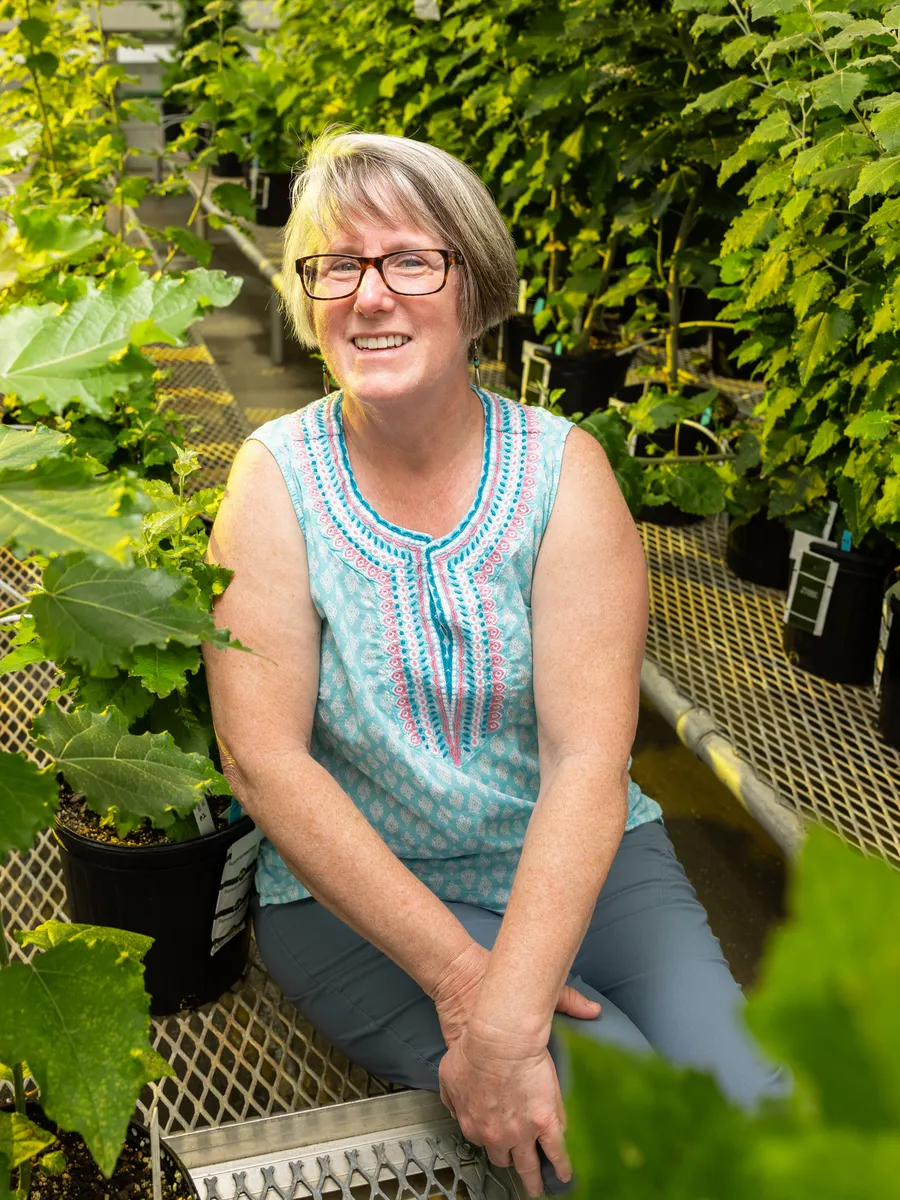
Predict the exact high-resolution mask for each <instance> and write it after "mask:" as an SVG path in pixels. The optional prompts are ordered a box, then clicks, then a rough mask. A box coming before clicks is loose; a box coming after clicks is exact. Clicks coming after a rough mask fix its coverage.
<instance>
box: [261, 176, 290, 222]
mask: <svg viewBox="0 0 900 1200" xmlns="http://www.w3.org/2000/svg"><path fill="white" fill-rule="evenodd" d="M293 178H294V177H293V175H292V174H291V172H290V171H259V172H257V176H256V223H257V225H286V224H287V220H288V217H289V216H290V215H291V181H292V180H293Z"/></svg>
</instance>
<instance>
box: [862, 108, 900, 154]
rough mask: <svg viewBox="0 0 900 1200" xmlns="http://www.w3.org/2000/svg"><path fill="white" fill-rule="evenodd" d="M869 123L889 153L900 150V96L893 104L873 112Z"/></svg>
mask: <svg viewBox="0 0 900 1200" xmlns="http://www.w3.org/2000/svg"><path fill="white" fill-rule="evenodd" d="M869 125H870V126H871V128H872V132H873V133H874V134H875V136H876V137H877V138H878V140H879V142H881V144H882V146H884V148H885V150H887V152H888V154H895V153H896V152H897V151H898V150H900V96H898V97H896V98H895V99H894V102H893V103H892V104H886V105H884V106H883V107H882V108H881V109H880V111H879V112H876V113H872V115H871V116H870V117H869Z"/></svg>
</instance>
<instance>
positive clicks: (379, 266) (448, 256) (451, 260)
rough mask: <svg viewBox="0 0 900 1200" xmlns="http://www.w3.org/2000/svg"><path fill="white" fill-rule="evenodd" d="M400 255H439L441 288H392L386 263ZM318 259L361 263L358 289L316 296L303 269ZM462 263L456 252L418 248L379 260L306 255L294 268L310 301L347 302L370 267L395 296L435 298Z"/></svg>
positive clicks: (356, 290) (299, 259)
mask: <svg viewBox="0 0 900 1200" xmlns="http://www.w3.org/2000/svg"><path fill="white" fill-rule="evenodd" d="M398 254H439V255H440V256H441V258H442V259H443V260H444V278H443V279H442V280H441V286H440V287H436V288H434V290H433V291H430V292H398V291H397V289H396V288H394V287H391V285H390V284H389V283H388V281H387V280H386V279H385V277H384V261H385V259H387V258H395V257H396V256H397V255H398ZM316 258H350V259H352V260H353V261H354V262H357V263H359V279H357V281H356V287H355V288H353V290H352V291H349V292H344V293H343V294H342V295H340V296H314V295H313V294H312V292H311V291H310V290H309V288H308V287H307V286H306V280H305V279H304V278H303V268H304V266H305V265H306V263H308V262H312V261H313V259H316ZM461 262H462V255H461V254H460V253H459V252H458V251H456V250H439V249H438V248H437V247H436V246H429V247H427V248H425V247H421V246H420V247H418V248H416V249H409V250H392V251H391V253H390V254H379V255H378V257H377V258H365V257H363V256H362V255H360V254H341V255H336V254H306V255H304V257H303V258H298V259H295V260H294V267H295V269H296V271H297V274H298V275H299V276H300V283H301V284H302V285H303V290H304V292H306V294H307V296H309V298H310V300H346V299H347V297H348V296H354V295H355V294H356V293H357V292H358V291H359V289H360V287H361V286H362V281H363V277H364V276H365V273H366V271H367V270H368V269H369V267H374V268H375V270H376V271H377V272H378V274H379V275H380V276H381V282H382V283H383V284H384V286H385V287H386V288H387V290H388V291H389V292H393V293H394V295H395V296H434V295H436V294H437V293H438V292H440V291H443V289H444V288H445V287H446V286H447V276H448V275H449V274H450V268H451V267H458V266H459V265H460V263H461Z"/></svg>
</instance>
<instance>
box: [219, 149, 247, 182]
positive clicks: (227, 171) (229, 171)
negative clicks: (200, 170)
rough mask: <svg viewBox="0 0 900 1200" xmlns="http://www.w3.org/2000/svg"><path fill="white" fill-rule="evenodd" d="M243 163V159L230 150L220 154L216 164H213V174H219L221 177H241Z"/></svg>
mask: <svg viewBox="0 0 900 1200" xmlns="http://www.w3.org/2000/svg"><path fill="white" fill-rule="evenodd" d="M242 168H243V163H242V161H241V159H240V158H239V157H238V156H237V155H236V154H235V153H233V151H231V150H228V151H226V152H225V154H220V155H219V157H218V159H217V160H216V162H215V164H214V165H213V169H212V172H213V175H218V176H219V178H220V179H240V177H241V170H242Z"/></svg>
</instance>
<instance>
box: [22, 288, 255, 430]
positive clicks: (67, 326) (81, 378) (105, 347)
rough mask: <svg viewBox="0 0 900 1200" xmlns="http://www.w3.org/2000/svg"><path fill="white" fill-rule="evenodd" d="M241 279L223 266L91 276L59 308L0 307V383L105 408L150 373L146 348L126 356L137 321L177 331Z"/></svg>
mask: <svg viewBox="0 0 900 1200" xmlns="http://www.w3.org/2000/svg"><path fill="white" fill-rule="evenodd" d="M240 286H241V281H240V280H237V279H230V278H229V277H228V276H226V275H224V274H223V273H222V272H221V271H206V270H202V269H197V270H195V271H189V272H188V273H187V274H186V275H185V276H184V277H183V278H182V279H175V278H173V277H171V276H168V275H166V276H164V277H163V278H162V279H148V278H146V277H145V276H142V275H140V273H138V277H137V279H135V278H134V277H132V276H129V277H128V278H127V279H126V280H125V281H124V282H123V283H122V284H121V285H120V286H119V285H117V286H112V285H110V286H107V287H105V288H102V289H100V288H96V287H95V286H94V285H93V284H89V285H88V290H87V293H86V295H84V296H82V297H81V299H79V300H76V301H74V302H73V303H71V304H69V305H65V306H63V307H62V308H61V309H59V308H57V306H56V305H54V304H44V305H37V306H35V305H27V304H23V305H18V306H15V307H13V308H10V309H9V310H8V311H7V312H6V313H4V314H3V315H0V390H3V391H6V392H11V393H14V394H15V395H16V396H18V397H19V399H20V400H21V401H23V402H24V403H32V402H33V401H35V400H39V399H44V400H45V401H46V403H47V405H48V407H49V408H50V409H51V410H52V411H53V412H55V413H61V412H62V411H63V410H64V409H65V408H66V407H67V406H68V405H69V404H71V403H73V402H74V401H76V400H77V401H80V402H81V403H82V404H83V405H84V407H85V409H86V411H88V412H90V413H94V414H96V415H98V416H104V415H105V414H106V413H107V412H108V408H109V401H110V399H111V398H112V396H114V395H115V393H116V392H117V391H120V390H121V389H123V388H127V387H129V386H131V385H132V384H134V383H136V382H138V381H139V380H141V379H146V378H148V377H149V375H150V374H151V373H152V369H153V368H152V365H151V364H150V363H148V362H147V361H146V360H145V359H144V358H143V356H142V355H140V354H126V355H125V356H124V357H122V352H123V351H126V350H127V348H128V346H129V345H130V343H131V332H132V329H133V328H134V327H135V326H138V325H141V324H142V323H145V322H147V321H152V322H153V324H154V326H155V327H156V328H158V329H159V330H161V331H163V332H164V333H165V334H167V335H168V336H169V337H171V338H176V339H180V338H181V337H182V336H183V334H184V333H185V331H186V330H187V328H188V326H190V325H191V324H193V322H194V321H196V320H198V319H199V318H200V317H201V316H202V313H203V309H204V307H205V306H208V305H215V306H219V307H221V306H223V305H227V304H230V303H231V301H232V300H233V299H234V297H235V296H236V295H237V293H238V291H239V290H240ZM116 356H119V357H118V358H117V359H116ZM113 359H116V361H113Z"/></svg>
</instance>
